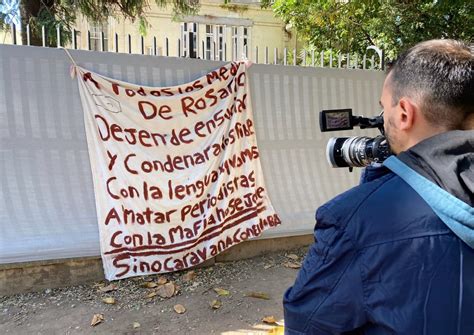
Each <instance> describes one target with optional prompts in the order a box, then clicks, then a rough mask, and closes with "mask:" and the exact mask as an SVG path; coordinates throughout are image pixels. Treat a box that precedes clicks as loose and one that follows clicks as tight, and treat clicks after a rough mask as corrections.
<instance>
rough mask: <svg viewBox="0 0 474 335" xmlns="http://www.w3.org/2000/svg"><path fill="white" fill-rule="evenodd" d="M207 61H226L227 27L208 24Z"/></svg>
mask: <svg viewBox="0 0 474 335" xmlns="http://www.w3.org/2000/svg"><path fill="white" fill-rule="evenodd" d="M204 46H205V53H204V58H205V59H212V60H225V59H226V55H225V49H226V48H225V26H222V25H210V24H206V40H205V43H204Z"/></svg>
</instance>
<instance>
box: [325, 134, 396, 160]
mask: <svg viewBox="0 0 474 335" xmlns="http://www.w3.org/2000/svg"><path fill="white" fill-rule="evenodd" d="M326 156H327V160H328V162H329V164H331V166H332V167H364V166H368V165H370V164H371V163H373V162H383V161H384V160H385V159H386V158H387V157H388V156H390V150H389V147H388V143H387V140H386V138H385V137H383V136H377V137H375V138H371V137H366V136H353V137H333V138H331V139H330V140H329V142H328V145H327V147H326Z"/></svg>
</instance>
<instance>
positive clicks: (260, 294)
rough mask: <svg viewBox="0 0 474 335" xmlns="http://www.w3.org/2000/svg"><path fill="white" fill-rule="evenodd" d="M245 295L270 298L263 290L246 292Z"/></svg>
mask: <svg viewBox="0 0 474 335" xmlns="http://www.w3.org/2000/svg"><path fill="white" fill-rule="evenodd" d="M245 296H246V297H250V298H257V299H264V300H270V296H269V295H268V294H266V293H263V292H250V293H247V294H246V295H245Z"/></svg>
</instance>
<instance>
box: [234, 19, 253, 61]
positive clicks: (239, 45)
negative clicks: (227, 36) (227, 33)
mask: <svg viewBox="0 0 474 335" xmlns="http://www.w3.org/2000/svg"><path fill="white" fill-rule="evenodd" d="M249 32H250V28H248V27H232V59H233V60H238V59H240V58H242V55H243V54H245V56H246V57H248V55H249V48H250V43H249Z"/></svg>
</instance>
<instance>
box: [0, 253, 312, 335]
mask: <svg viewBox="0 0 474 335" xmlns="http://www.w3.org/2000/svg"><path fill="white" fill-rule="evenodd" d="M306 250H307V248H300V249H297V250H293V251H289V252H288V251H286V252H279V253H272V254H269V255H266V256H261V257H257V258H253V259H249V260H242V261H237V262H230V263H217V264H215V265H214V266H212V267H209V268H202V269H196V270H193V272H190V271H184V272H177V273H172V274H165V275H156V276H146V277H137V278H131V279H125V280H120V281H115V282H113V283H109V282H100V283H96V284H94V285H82V286H74V287H68V288H62V289H52V290H51V289H47V290H45V291H43V292H38V293H28V294H19V295H15V296H11V297H1V298H0V328H1V329H2V334H32V333H34V334H48V335H49V334H226V335H227V334H266V333H268V332H271V333H278V332H280V331H281V327H278V325H277V324H273V325H269V324H265V323H264V322H263V321H262V319H263V318H264V317H268V316H273V317H274V319H275V320H276V321H278V322H279V323H280V322H281V321H282V320H283V309H282V304H281V300H282V295H283V293H284V291H285V290H286V289H287V288H288V287H289V286H290V285H291V284H292V283H293V282H294V280H295V277H296V274H297V271H298V270H297V268H298V265H299V264H300V263H301V260H302V258H303V257H304V255H305V253H306ZM111 284H112V285H111ZM177 305H181V306H177ZM183 308H184V311H183ZM94 315H96V319H95V321H96V322H98V324H97V325H95V326H91V321H92V319H93V316H94ZM102 317H103V320H101V318H102ZM269 319H270V320H271V318H267V321H268V320H269Z"/></svg>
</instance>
